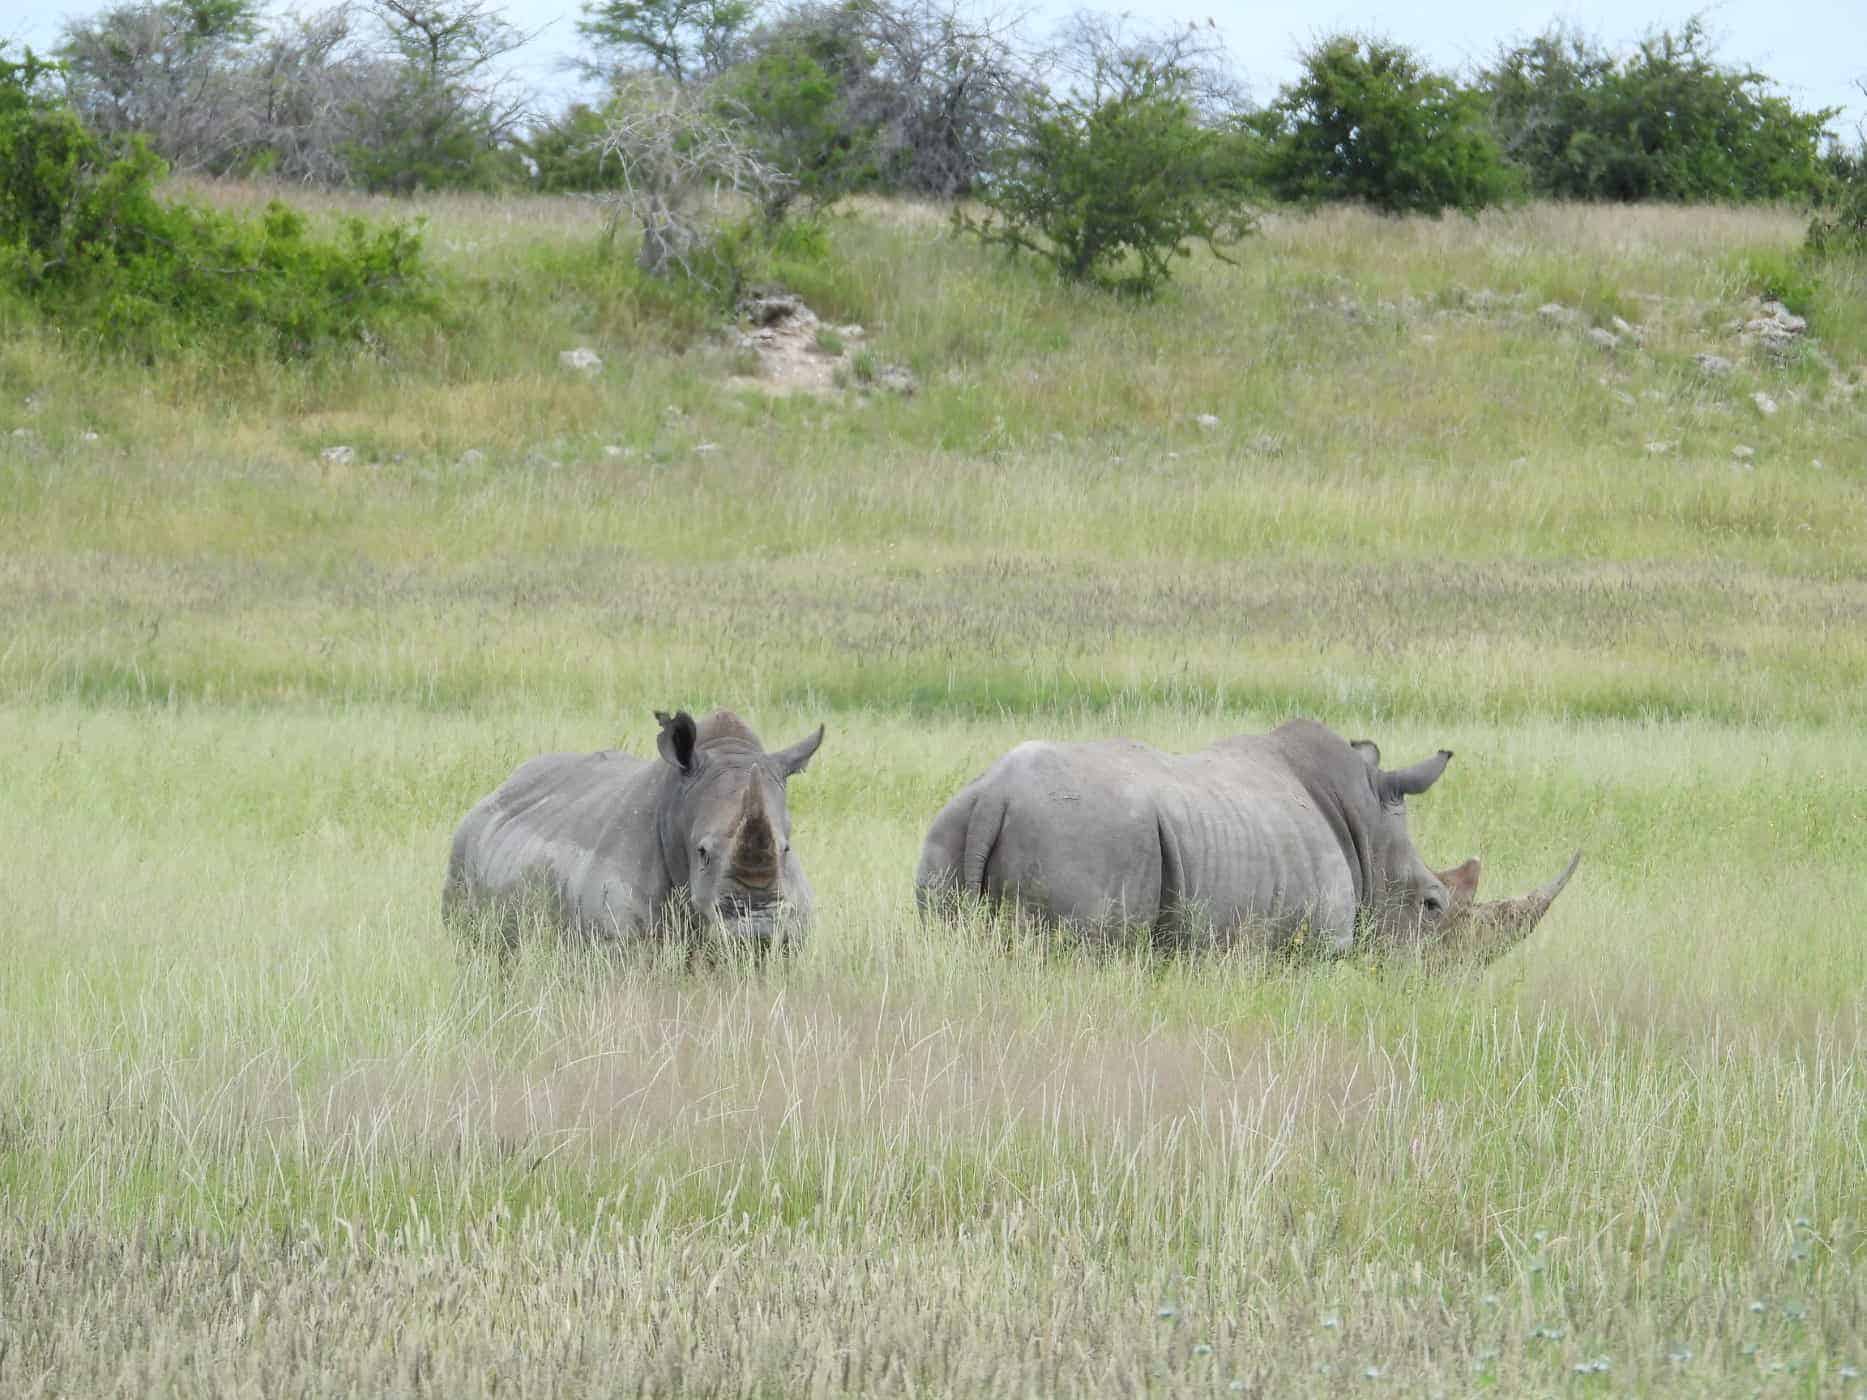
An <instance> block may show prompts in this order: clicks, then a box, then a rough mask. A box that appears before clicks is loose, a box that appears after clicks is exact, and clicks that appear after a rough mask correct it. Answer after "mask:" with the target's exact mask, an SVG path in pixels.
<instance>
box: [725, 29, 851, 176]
mask: <svg viewBox="0 0 1867 1400" xmlns="http://www.w3.org/2000/svg"><path fill="white" fill-rule="evenodd" d="M865 68H866V59H865V55H863V53H862V52H861V49H860V46H859V45H858V44H857V42H856V41H855V40H854V39H852V38H851V37H850V36H848V35H846V34H839V33H837V32H836V31H834V30H832V29H828V28H822V27H810V26H797V27H795V28H794V29H792V30H790V31H787V32H783V33H780V34H778V35H776V36H774V37H773V38H772V39H771V40H770V41H769V42H767V43H766V44H764V45H762V46H761V47H760V49H759V51H758V53H757V54H756V55H755V56H753V57H752V58H750V59H748V60H747V61H746V62H744V63H741V64H739V65H738V66H737V67H735V68H732V69H731V70H729V71H728V72H727V73H726V74H725V75H724V76H723V77H722V78H721V80H720V84H719V92H720V94H721V96H722V98H724V99H725V100H726V101H728V102H730V103H731V104H732V105H733V108H734V110H735V112H736V113H737V114H738V115H739V117H740V118H741V120H742V121H743V123H744V125H745V126H746V127H747V128H748V129H749V130H750V131H751V132H752V133H753V136H754V139H755V141H756V143H757V145H758V148H759V154H760V156H761V157H762V158H763V159H764V160H766V161H767V162H769V163H770V164H771V165H773V166H775V167H776V168H778V169H779V170H782V171H784V173H785V174H787V175H789V176H790V177H791V178H792V180H793V181H794V182H795V183H794V184H793V185H791V186H788V187H787V188H786V191H785V194H786V197H787V198H790V197H795V196H799V195H801V196H802V197H803V198H804V199H806V200H807V201H809V202H810V203H811V204H813V205H823V204H827V203H829V202H830V201H832V200H835V199H837V198H839V197H840V196H842V195H845V194H847V193H849V192H850V191H851V190H854V189H857V188H860V187H863V186H865V185H868V184H871V183H873V182H874V180H875V176H876V170H875V161H876V158H877V150H876V136H877V125H878V123H877V122H876V121H875V120H874V119H873V118H867V119H865V118H864V117H863V116H861V115H859V114H858V113H857V112H856V111H855V110H853V108H852V105H851V103H850V101H849V99H848V93H849V91H850V90H851V88H852V87H853V85H854V84H855V83H856V82H857V81H858V80H859V78H860V76H861V75H862V74H863V72H864V70H865Z"/></svg>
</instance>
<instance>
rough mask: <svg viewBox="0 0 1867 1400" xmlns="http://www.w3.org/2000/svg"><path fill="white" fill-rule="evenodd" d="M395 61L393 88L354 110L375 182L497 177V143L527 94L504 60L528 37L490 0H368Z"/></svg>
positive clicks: (425, 183) (519, 116) (355, 156)
mask: <svg viewBox="0 0 1867 1400" xmlns="http://www.w3.org/2000/svg"><path fill="white" fill-rule="evenodd" d="M370 9H371V12H372V13H373V14H374V15H375V16H376V18H377V20H378V21H379V23H380V24H381V26H382V29H383V33H384V36H385V42H386V46H387V50H388V56H389V57H390V59H391V60H392V62H394V64H395V81H394V84H393V87H392V88H391V90H390V91H389V92H388V93H387V94H385V96H384V97H383V99H382V101H381V102H380V103H379V104H378V105H377V106H375V107H374V108H371V109H368V110H357V111H354V112H353V116H355V117H356V119H357V121H358V128H359V129H358V131H357V133H356V135H355V137H354V138H353V141H352V143H351V147H350V156H351V162H352V169H353V171H354V172H355V174H356V176H357V178H358V179H359V180H360V182H361V183H362V184H364V185H365V186H366V187H368V188H370V189H375V190H388V191H392V192H395V193H403V194H405V193H408V192H409V191H411V190H415V189H420V188H430V189H432V188H447V187H454V188H460V187H475V186H487V185H490V184H492V183H495V182H496V180H497V178H498V176H497V172H496V170H494V169H493V166H492V162H493V158H494V156H495V153H496V152H497V151H498V150H499V149H500V148H501V147H503V146H506V145H508V144H510V143H511V142H512V141H513V140H514V138H516V136H517V135H518V132H519V128H520V126H521V124H522V123H523V122H524V120H525V118H526V116H527V114H528V110H529V104H528V102H527V99H526V96H525V94H524V93H523V92H522V91H520V90H519V89H518V88H517V87H516V85H515V84H514V83H513V82H512V80H511V79H510V78H509V77H508V76H507V75H506V74H505V73H504V72H503V71H502V69H501V68H500V67H499V60H501V59H503V58H504V57H506V55H508V54H510V53H512V52H514V51H515V50H517V49H519V48H521V47H523V46H524V45H525V44H527V43H530V42H531V40H532V39H533V38H535V37H536V34H535V33H533V34H526V33H523V32H521V31H520V30H518V29H516V28H514V27H513V26H512V25H511V24H509V23H507V22H506V20H505V18H504V16H503V13H502V12H501V10H500V9H499V8H498V6H497V5H495V4H493V3H491V0H370Z"/></svg>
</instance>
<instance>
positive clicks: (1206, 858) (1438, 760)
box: [915, 719, 1581, 961]
mask: <svg viewBox="0 0 1867 1400" xmlns="http://www.w3.org/2000/svg"><path fill="white" fill-rule="evenodd" d="M1451 757H1452V753H1451V751H1450V750H1447V749H1441V750H1440V751H1439V752H1438V753H1436V754H1434V755H1433V756H1432V757H1431V758H1428V759H1424V760H1422V761H1421V762H1419V763H1416V764H1413V765H1412V766H1411V767H1408V768H1399V769H1391V770H1390V769H1383V768H1382V767H1381V753H1380V750H1379V749H1378V748H1376V747H1375V745H1374V744H1373V743H1371V742H1369V741H1367V740H1360V741H1357V742H1355V743H1353V744H1350V743H1348V742H1346V741H1344V740H1343V739H1342V738H1341V737H1340V736H1339V735H1337V734H1335V733H1334V732H1333V731H1332V730H1330V729H1328V728H1326V727H1324V726H1323V725H1320V724H1317V723H1315V722H1314V721H1312V720H1301V719H1299V720H1292V721H1290V722H1289V723H1287V724H1283V725H1280V726H1279V727H1278V728H1277V729H1275V730H1273V731H1272V732H1271V733H1269V734H1265V735H1242V736H1239V737H1236V738H1231V739H1224V740H1221V741H1220V742H1218V743H1216V744H1214V745H1212V746H1211V747H1210V748H1208V749H1204V750H1202V751H1200V752H1199V753H1194V754H1184V755H1180V754H1167V753H1162V752H1161V751H1160V750H1158V749H1154V748H1150V747H1148V746H1147V745H1146V744H1140V743H1135V742H1134V741H1132V740H1126V739H1116V740H1109V741H1105V742H1101V743H1089V744H1052V743H1026V744H1020V745H1019V746H1018V747H1017V748H1015V749H1013V750H1012V751H1011V752H1010V753H1008V754H1006V755H1005V757H1003V758H1001V759H1000V760H999V761H998V762H997V763H996V764H994V765H993V766H992V768H991V769H990V770H989V771H988V772H987V773H986V774H985V776H984V777H982V778H980V779H979V780H978V781H976V782H974V783H973V784H971V785H970V786H969V787H967V788H965V789H964V790H963V791H962V792H961V793H960V794H959V795H958V796H957V797H955V798H954V799H953V800H952V801H951V802H949V803H948V804H947V805H946V807H945V809H944V810H942V811H941V813H940V815H939V816H938V817H936V818H935V819H934V823H933V826H932V828H931V829H930V830H929V831H928V833H927V839H926V841H925V842H924V843H923V845H922V847H921V859H920V868H919V870H918V871H917V873H916V876H915V893H916V898H917V901H918V902H919V904H920V906H921V909H922V911H923V912H926V911H929V910H931V909H939V908H944V907H948V906H951V905H953V904H954V903H956V902H957V899H958V897H959V896H961V895H966V894H971V895H978V896H981V897H983V898H985V899H987V900H991V901H994V902H1004V903H1010V904H1015V905H1017V906H1018V907H1020V908H1021V909H1024V910H1028V911H1032V912H1034V913H1036V914H1038V915H1040V916H1042V917H1045V918H1048V919H1050V920H1053V921H1056V922H1059V923H1064V924H1068V925H1072V926H1074V927H1077V928H1080V929H1084V930H1087V931H1092V932H1094V931H1102V932H1106V931H1108V930H1110V929H1113V928H1117V927H1121V926H1128V927H1142V928H1145V929H1147V930H1149V931H1150V932H1151V933H1152V934H1153V936H1154V941H1155V942H1156V943H1157V944H1162V945H1166V946H1172V945H1175V944H1179V943H1183V942H1185V941H1187V940H1189V939H1191V938H1193V937H1196V936H1200V935H1202V934H1204V933H1206V932H1210V933H1211V934H1213V935H1216V936H1217V937H1218V938H1219V939H1220V940H1221V941H1222V942H1230V941H1233V940H1235V939H1236V938H1237V937H1239V936H1240V935H1241V934H1250V935H1255V936H1258V937H1261V938H1264V939H1266V940H1268V942H1269V943H1270V944H1271V945H1272V946H1280V945H1283V944H1286V943H1288V942H1289V941H1290V940H1292V939H1293V938H1295V937H1296V936H1297V934H1298V933H1299V932H1300V931H1301V932H1304V933H1306V935H1307V937H1308V938H1311V939H1314V940H1317V941H1318V942H1319V943H1320V945H1321V946H1323V947H1325V948H1327V949H1329V950H1332V951H1334V952H1337V953H1345V952H1348V951H1349V950H1350V949H1351V948H1352V947H1353V946H1354V944H1355V940H1356V937H1357V935H1358V934H1360V935H1362V936H1363V937H1365V938H1370V939H1376V940H1383V941H1387V942H1394V943H1403V944H1418V945H1421V946H1423V947H1424V948H1426V949H1427V950H1428V951H1429V952H1430V953H1433V954H1436V955H1439V954H1455V953H1456V954H1460V955H1463V956H1467V957H1471V958H1473V959H1475V960H1477V961H1489V960H1490V959H1491V958H1493V957H1495V956H1497V955H1498V954H1499V953H1501V952H1503V951H1504V950H1505V949H1506V948H1508V947H1510V946H1511V945H1512V944H1514V943H1515V942H1517V941H1518V940H1519V939H1521V938H1523V937H1524V936H1525V935H1527V934H1528V933H1529V932H1530V930H1531V929H1532V928H1533V927H1535V925H1536V922H1537V920H1538V919H1540V918H1541V917H1542V916H1543V913H1544V912H1545V911H1546V910H1547V909H1548V908H1549V906H1550V903H1551V902H1552V901H1553V900H1554V899H1555V897H1556V896H1557V894H1559V893H1560V892H1561V890H1562V887H1563V886H1564V885H1565V884H1566V883H1567V882H1568V879H1569V876H1570V875H1571V874H1573V873H1574V871H1575V866H1576V863H1577V862H1578V861H1579V860H1580V858H1581V857H1580V853H1579V852H1578V853H1577V855H1576V858H1575V859H1574V860H1571V861H1570V862H1569V868H1568V869H1567V870H1565V871H1563V873H1562V874H1561V875H1560V876H1558V877H1557V878H1556V879H1555V880H1552V881H1551V882H1550V883H1549V884H1547V885H1545V886H1543V887H1542V888H1541V889H1539V890H1537V891H1535V892H1534V893H1532V894H1530V895H1526V896H1524V897H1523V898H1521V899H1516V900H1499V901H1496V902H1493V903H1489V904H1478V903H1477V902H1476V895H1477V890H1478V877H1479V863H1478V861H1477V860H1476V859H1473V860H1468V861H1466V862H1465V864H1463V865H1461V866H1459V867H1457V868H1456V869H1453V870H1447V871H1441V872H1435V871H1432V870H1429V869H1428V868H1427V866H1426V864H1425V863H1424V862H1423V861H1422V860H1421V859H1420V856H1419V852H1417V851H1416V850H1415V849H1414V847H1413V841H1412V839H1411V838H1410V837H1409V836H1408V835H1407V811H1406V799H1407V798H1408V797H1412V796H1415V795H1417V794H1419V793H1422V792H1425V791H1426V790H1427V789H1428V788H1430V787H1431V786H1432V785H1433V783H1434V782H1435V781H1436V780H1437V779H1438V777H1439V775H1440V774H1441V773H1443V772H1444V771H1445V768H1446V763H1447V762H1448V761H1449V760H1450V759H1451Z"/></svg>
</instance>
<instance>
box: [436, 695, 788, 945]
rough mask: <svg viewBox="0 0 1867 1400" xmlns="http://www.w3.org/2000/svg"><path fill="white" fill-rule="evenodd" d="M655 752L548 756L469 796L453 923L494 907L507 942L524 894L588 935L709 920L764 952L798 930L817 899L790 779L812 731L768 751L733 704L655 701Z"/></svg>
mask: <svg viewBox="0 0 1867 1400" xmlns="http://www.w3.org/2000/svg"><path fill="white" fill-rule="evenodd" d="M655 718H656V719H657V720H659V721H660V722H661V735H660V738H659V739H658V740H657V746H658V747H659V749H660V754H661V756H660V758H659V759H643V758H635V757H632V756H631V755H629V754H625V753H619V752H617V751H615V750H613V749H612V750H605V751H603V752H600V753H592V754H574V753H554V754H545V755H544V756H542V757H540V758H534V759H531V760H529V761H528V762H526V763H523V764H521V765H520V766H519V767H518V769H517V770H516V771H515V772H514V773H513V774H512V776H511V777H510V778H508V779H506V781H505V782H504V783H502V784H501V785H500V786H499V788H498V789H497V790H496V791H494V792H493V793H491V794H489V795H488V796H486V797H483V798H481V799H480V801H479V802H477V803H475V804H474V806H473V809H472V810H471V811H469V812H468V813H467V815H466V817H465V818H464V819H463V820H462V821H461V823H460V827H459V829H458V830H457V831H456V832H455V833H454V845H453V851H452V854H451V855H450V857H449V859H448V863H447V883H446V886H445V887H444V889H443V891H442V896H441V906H442V912H443V914H444V915H445V916H446V917H447V919H448V921H449V922H451V923H456V924H459V923H462V922H465V921H469V920H472V919H474V918H485V917H488V916H489V915H490V916H492V917H494V918H495V919H496V920H497V926H498V929H499V933H500V936H501V938H502V939H503V940H504V943H505V945H506V946H507V947H510V945H511V942H512V940H513V939H514V938H515V937H516V935H517V929H518V914H519V911H520V909H521V908H522V907H523V906H524V904H525V902H526V901H527V900H530V899H540V898H541V899H542V901H543V906H544V908H545V909H546V910H547V911H548V912H549V913H550V914H551V915H552V916H553V917H555V919H556V921H557V922H558V923H559V924H560V925H561V926H562V927H564V928H566V929H568V930H571V931H574V932H577V933H581V934H583V935H586V936H588V937H590V938H593V939H597V940H609V939H624V938H632V937H637V936H641V935H658V934H665V933H684V932H694V931H700V930H703V929H705V928H707V927H709V926H710V927H711V928H713V929H714V930H716V931H717V932H719V933H721V934H723V935H724V936H725V938H726V940H727V942H728V943H730V944H737V945H742V946H746V947H749V948H752V949H754V950H758V951H763V950H765V949H767V948H772V947H778V946H782V945H784V944H786V943H788V942H792V941H795V940H796V939H798V938H800V937H801V936H802V934H803V932H804V930H805V927H806V926H807V924H808V923H809V919H810V914H811V906H812V896H811V889H810V881H808V880H807V879H805V878H804V867H803V866H802V865H800V864H799V863H798V859H797V856H796V854H795V853H794V852H793V851H792V850H791V815H790V812H789V811H788V810H787V808H786V805H785V783H786V781H787V780H788V779H789V778H790V777H791V775H792V774H794V773H799V772H802V771H803V769H804V768H805V766H806V765H807V764H808V763H809V762H810V758H811V755H812V754H814V753H816V751H817V746H818V745H819V744H821V743H822V742H823V728H822V726H818V729H817V732H816V733H815V734H812V735H810V736H809V737H808V738H806V739H803V740H801V741H800V742H798V743H796V744H793V745H792V746H791V747H790V748H788V749H780V750H779V751H777V752H776V753H767V752H765V748H764V746H763V745H762V744H761V743H760V742H759V738H758V736H757V735H756V734H754V733H753V732H752V731H751V730H750V729H749V728H747V727H746V725H745V724H744V723H743V722H742V721H741V720H740V719H739V717H738V716H737V715H735V714H733V713H732V712H730V711H728V710H721V711H719V712H718V713H716V714H714V715H713V716H711V717H710V718H708V719H706V720H703V721H700V722H698V723H696V722H695V720H694V718H693V716H692V715H690V714H688V713H687V712H686V711H685V710H683V711H681V712H680V713H678V714H675V715H667V714H663V713H661V712H659V711H658V712H657V713H656V715H655Z"/></svg>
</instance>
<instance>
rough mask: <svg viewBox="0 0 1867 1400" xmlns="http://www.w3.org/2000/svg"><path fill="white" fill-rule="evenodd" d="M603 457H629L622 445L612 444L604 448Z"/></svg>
mask: <svg viewBox="0 0 1867 1400" xmlns="http://www.w3.org/2000/svg"><path fill="white" fill-rule="evenodd" d="M603 455H604V456H605V457H626V456H628V453H626V452H625V451H623V449H622V447H621V445H620V444H618V443H614V442H612V443H610V444H609V445H607V446H606V447H604V449H603Z"/></svg>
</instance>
